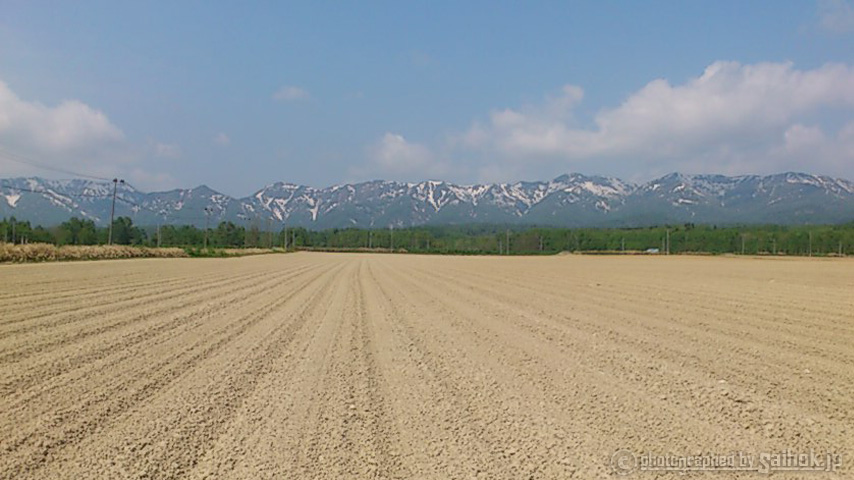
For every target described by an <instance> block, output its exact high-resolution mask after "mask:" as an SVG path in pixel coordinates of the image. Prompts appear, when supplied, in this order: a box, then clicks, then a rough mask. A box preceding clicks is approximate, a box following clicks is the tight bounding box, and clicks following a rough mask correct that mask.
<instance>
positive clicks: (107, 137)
mask: <svg viewBox="0 0 854 480" xmlns="http://www.w3.org/2000/svg"><path fill="white" fill-rule="evenodd" d="M123 139H124V134H123V133H122V131H121V130H119V128H118V127H116V126H115V125H113V124H112V123H110V120H109V119H108V118H107V116H106V115H104V113H102V112H100V111H98V110H95V109H93V108H91V107H89V106H88V105H86V104H84V103H82V102H79V101H77V100H66V101H63V102H62V103H60V104H59V105H57V106H55V107H48V106H45V105H42V104H41V103H38V102H26V101H24V100H21V99H20V98H18V96H17V95H15V93H14V92H12V90H11V89H10V88H9V87H8V86H7V85H6V84H5V83H3V82H2V81H0V140H3V142H4V143H12V144H19V145H21V144H24V145H27V146H29V147H31V148H36V149H38V150H39V151H44V152H69V151H79V150H86V149H89V148H91V147H92V145H93V144H109V143H116V142H119V141H121V140H123Z"/></svg>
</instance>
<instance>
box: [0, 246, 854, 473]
mask: <svg viewBox="0 0 854 480" xmlns="http://www.w3.org/2000/svg"><path fill="white" fill-rule="evenodd" d="M0 287H1V288H0V306H2V312H3V313H2V318H0V365H2V369H0V454H1V455H0V479H6V478H8V479H20V478H24V479H26V478H32V479H44V478H59V479H61V478H75V479H76V478H149V479H154V478H191V479H197V478H198V479H200V478H234V479H244V478H269V479H279V478H330V479H332V478H335V479H338V478H436V479H446V478H549V479H550V478H611V477H612V476H613V475H614V474H615V464H614V461H613V456H614V454H615V452H620V451H622V452H631V453H632V454H633V455H635V458H639V457H640V456H641V455H642V454H644V453H646V452H656V453H659V454H672V455H697V454H706V453H709V454H719V455H726V454H729V453H732V452H737V451H740V452H747V453H755V454H760V453H762V452H778V451H791V452H810V451H814V452H834V453H843V454H850V453H852V452H854V413H852V411H854V316H852V313H851V312H854V294H852V292H854V264H852V262H850V261H846V260H836V261H824V260H809V259H800V260H791V259H773V260H760V259H733V258H696V257H694V258H691V257H666V258H663V257H658V258H650V257H630V258H626V257H576V256H565V257H552V258H500V257H468V258H467V257H433V256H414V255H371V254H362V255H359V254H319V253H315V254H309V253H304V254H293V255H267V256H258V257H245V258H236V259H152V260H132V261H110V262H85V263H74V264H49V265H47V264H46V265H9V266H2V267H0ZM843 458H844V457H843ZM621 465H623V464H620V465H616V466H617V467H619V466H621ZM632 465H635V464H632ZM849 467H850V465H843V467H842V469H843V470H842V471H841V472H838V473H837V474H827V475H825V474H822V476H820V477H816V478H846V475H847V474H848V472H850V471H851V470H850V468H849ZM657 473H658V475H659V476H666V475H671V476H672V477H673V478H681V477H680V475H679V473H675V472H674V473H670V474H666V475H664V474H661V472H657ZM634 474H635V475H638V476H641V477H643V475H645V474H644V473H643V472H634ZM787 475H788V477H787ZM802 475H803V474H802V473H799V472H789V473H782V474H778V475H776V476H775V477H774V478H801V476H802ZM740 476H741V477H744V478H753V477H754V476H755V474H754V473H750V472H729V473H727V478H738V477H740Z"/></svg>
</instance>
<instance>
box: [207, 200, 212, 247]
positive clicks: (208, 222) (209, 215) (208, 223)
mask: <svg viewBox="0 0 854 480" xmlns="http://www.w3.org/2000/svg"><path fill="white" fill-rule="evenodd" d="M211 212H213V209H212V208H211V207H205V250H207V249H208V230H210V227H209V225H210V219H211Z"/></svg>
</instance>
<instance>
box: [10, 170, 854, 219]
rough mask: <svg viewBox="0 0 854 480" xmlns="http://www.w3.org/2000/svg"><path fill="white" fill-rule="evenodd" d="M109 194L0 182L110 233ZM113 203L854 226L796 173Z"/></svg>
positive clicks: (39, 205)
mask: <svg viewBox="0 0 854 480" xmlns="http://www.w3.org/2000/svg"><path fill="white" fill-rule="evenodd" d="M112 189H113V185H112V183H111V182H101V181H93V180H83V179H68V180H48V179H43V178H40V177H18V178H9V179H2V180H0V216H6V217H8V216H13V215H14V216H16V217H17V218H19V219H22V220H30V221H31V222H33V223H36V224H42V225H46V226H49V225H56V224H58V223H61V222H62V221H65V220H67V219H68V218H71V217H75V216H76V217H78V218H85V219H91V220H93V221H95V222H96V223H97V224H99V225H104V224H106V223H107V222H108V221H109V213H110V206H111V203H112ZM117 199H118V201H117V202H116V216H130V217H131V218H133V220H134V223H135V224H138V225H155V224H158V223H163V224H192V225H196V226H204V225H205V224H206V223H210V224H216V223H218V222H220V221H232V222H240V223H252V222H255V223H260V224H264V223H267V224H268V225H269V226H270V227H271V228H272V227H273V226H274V225H275V226H276V228H280V227H281V226H283V225H284V224H287V225H289V226H302V227H307V228H312V229H323V228H346V227H368V228H385V227H390V226H395V227H407V226H416V225H431V224H462V223H497V224H530V225H549V226H566V227H643V226H650V225H656V224H665V223H686V222H692V223H706V224H735V223H780V224H807V223H842V222H848V221H854V182H851V181H849V180H845V179H842V178H834V177H830V176H826V175H812V174H807V173H800V172H785V173H779V174H773V175H738V176H725V175H719V174H684V173H679V172H673V173H670V174H667V175H664V176H662V177H659V178H656V179H653V180H650V181H648V182H644V183H632V182H626V181H623V180H621V179H619V178H616V177H607V176H599V175H584V174H580V173H567V174H563V175H560V176H558V177H555V178H553V179H551V180H546V181H517V182H507V183H491V184H474V185H460V184H455V183H452V182H447V181H442V180H425V181H422V182H397V181H385V180H371V181H366V182H359V183H344V184H337V185H332V186H329V187H325V188H318V187H311V186H306V185H298V184H294V183H290V182H284V181H278V182H273V183H270V184H268V185H266V186H264V187H263V188H261V189H259V190H257V191H256V192H254V193H253V194H251V195H248V196H246V197H242V198H234V197H231V196H229V195H225V194H223V193H220V192H218V191H216V190H214V189H212V188H210V187H208V186H206V185H199V186H197V187H194V188H190V189H180V188H178V189H172V190H167V191H161V192H148V193H146V192H142V191H140V190H137V189H136V188H134V187H133V186H131V185H129V184H120V185H118V194H117ZM206 209H208V210H206ZM259 226H261V227H262V228H263V225H259Z"/></svg>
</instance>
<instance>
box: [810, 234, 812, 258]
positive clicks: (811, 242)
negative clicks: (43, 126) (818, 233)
mask: <svg viewBox="0 0 854 480" xmlns="http://www.w3.org/2000/svg"><path fill="white" fill-rule="evenodd" d="M810 256H812V232H810Z"/></svg>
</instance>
